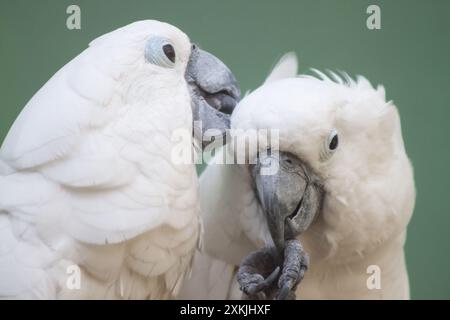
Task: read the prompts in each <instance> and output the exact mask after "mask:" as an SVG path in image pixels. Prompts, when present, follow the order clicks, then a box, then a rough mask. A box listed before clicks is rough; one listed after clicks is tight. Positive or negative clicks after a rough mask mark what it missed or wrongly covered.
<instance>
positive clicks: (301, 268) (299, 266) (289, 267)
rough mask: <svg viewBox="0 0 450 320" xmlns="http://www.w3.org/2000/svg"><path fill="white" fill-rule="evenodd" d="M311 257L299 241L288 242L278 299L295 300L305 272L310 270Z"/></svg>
mask: <svg viewBox="0 0 450 320" xmlns="http://www.w3.org/2000/svg"><path fill="white" fill-rule="evenodd" d="M308 265H309V257H308V254H307V253H306V252H305V251H303V247H302V245H301V243H300V241H298V240H290V241H288V242H286V247H285V251H284V262H283V270H282V272H281V275H280V279H279V281H278V287H279V288H280V290H279V291H278V294H277V297H276V299H278V300H285V299H295V290H296V288H297V285H298V284H299V283H300V281H301V280H302V279H303V276H304V274H305V271H306V270H307V269H308Z"/></svg>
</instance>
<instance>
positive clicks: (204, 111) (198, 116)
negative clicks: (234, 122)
mask: <svg viewBox="0 0 450 320" xmlns="http://www.w3.org/2000/svg"><path fill="white" fill-rule="evenodd" d="M185 78H186V81H187V83H188V85H189V88H190V93H191V97H192V112H193V117H194V121H195V125H196V126H197V127H196V128H194V132H195V133H198V134H201V135H202V137H204V136H205V134H207V131H208V130H210V129H215V130H214V132H215V135H222V136H224V135H225V131H226V129H229V127H230V115H231V113H232V112H233V110H234V108H235V106H236V104H237V103H238V101H239V97H240V90H239V87H238V84H237V81H236V78H235V76H234V75H233V73H232V72H231V71H230V69H229V68H228V67H227V66H226V65H225V64H224V63H223V62H222V61H220V60H219V59H218V58H216V57H215V56H214V55H212V54H210V53H209V52H206V51H204V50H201V49H199V48H198V47H196V46H193V49H192V52H191V56H190V59H189V63H188V66H187V69H186V74H185ZM199 122H200V123H199ZM199 126H200V127H199ZM210 132H211V130H210ZM202 137H198V136H197V137H196V138H198V139H201V138H202ZM204 144H205V143H204Z"/></svg>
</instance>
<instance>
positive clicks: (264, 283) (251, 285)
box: [240, 267, 280, 299]
mask: <svg viewBox="0 0 450 320" xmlns="http://www.w3.org/2000/svg"><path fill="white" fill-rule="evenodd" d="M279 273H280V267H276V269H275V270H274V271H273V272H272V273H271V274H270V275H269V276H268V277H267V278H266V279H264V278H263V276H262V275H260V274H253V275H249V276H248V278H247V280H244V279H241V281H240V282H241V283H243V286H241V290H242V291H244V293H245V294H247V295H251V296H253V295H258V296H261V295H260V294H258V293H262V294H263V295H264V297H258V298H261V299H265V294H264V293H263V292H262V291H264V290H266V289H268V288H270V286H271V285H272V284H273V283H274V282H275V280H277V278H278V274H279ZM249 278H250V279H249ZM252 278H253V279H252Z"/></svg>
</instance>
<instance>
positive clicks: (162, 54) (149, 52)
mask: <svg viewBox="0 0 450 320" xmlns="http://www.w3.org/2000/svg"><path fill="white" fill-rule="evenodd" d="M144 55H145V59H146V60H147V61H148V62H150V63H151V64H154V65H157V66H160V67H165V68H173V67H174V66H175V61H176V60H175V59H176V55H175V49H174V46H173V44H172V43H171V42H170V40H169V39H166V38H162V37H152V38H150V39H148V40H147V44H146V45H145V53H144Z"/></svg>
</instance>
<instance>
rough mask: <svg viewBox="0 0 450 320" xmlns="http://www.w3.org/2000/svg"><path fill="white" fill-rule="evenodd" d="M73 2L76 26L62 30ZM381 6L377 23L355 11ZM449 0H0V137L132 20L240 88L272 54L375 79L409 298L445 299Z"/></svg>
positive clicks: (449, 245) (448, 283)
mask: <svg viewBox="0 0 450 320" xmlns="http://www.w3.org/2000/svg"><path fill="white" fill-rule="evenodd" d="M69 4H78V5H79V6H80V7H81V17H82V21H81V23H82V29H81V30H75V31H69V30H67V29H66V24H65V23H66V18H67V15H66V13H65V11H66V8H67V6H68V5H69ZM369 4H378V5H379V6H380V7H381V24H382V28H381V30H375V31H371V30H368V29H367V28H366V19H367V14H366V8H367V6H368V5H369ZM449 17H450V1H445V0H442V1H438V0H434V1H425V0H423V1H412V0H409V1H406V0H405V1H400V0H395V1H393V0H391V1H375V0H374V1H362V0H354V1H342V0H341V1H337V0H335V1H332V0H329V1H324V0H321V1H317V0H314V1H313V0H310V1H256V0H246V1H237V0H232V1H230V0H227V1H225V0H222V1H211V0H209V1H206V0H205V1H168V0H164V1H151V0H139V1H138V0H132V1H118V0H116V1H106V0H91V1H75V0H72V1H61V0H53V1H49V0H40V1H31V0H30V1H23V0H21V1H17V0H14V1H13V0H10V1H8V0H0V97H1V102H0V141H1V140H3V138H4V136H5V135H6V133H7V131H8V129H9V127H10V125H11V124H12V122H13V121H14V119H15V118H16V116H17V115H18V113H19V111H20V110H21V108H22V107H23V106H24V105H25V104H26V102H27V101H28V100H29V99H30V97H31V96H32V95H33V93H35V92H36V91H37V90H38V89H39V88H40V87H41V86H42V85H43V84H44V83H45V82H46V80H48V79H49V78H50V76H51V75H52V74H53V73H54V72H56V71H57V70H58V69H59V68H60V67H62V66H63V65H64V64H65V63H67V62H68V61H69V60H70V59H71V58H73V57H74V56H75V55H77V54H78V53H79V52H81V51H82V50H83V49H84V48H85V47H86V46H87V45H88V43H89V41H90V40H92V39H94V38H95V37H97V36H99V35H101V34H104V33H106V32H109V31H111V30H113V29H115V28H117V27H120V26H123V25H126V24H128V23H131V22H133V21H136V20H142V19H159V20H163V21H166V22H169V23H171V24H174V25H176V26H178V27H179V28H180V29H182V30H183V31H185V32H186V33H187V34H188V35H189V36H190V38H191V39H193V40H194V41H196V42H197V43H199V44H200V45H201V46H202V47H203V48H205V49H207V50H209V51H211V52H213V53H214V54H216V55H217V56H218V57H220V58H221V59H222V60H224V61H225V62H226V63H227V64H228V65H229V66H230V67H231V69H232V70H233V71H234V73H235V74H236V76H237V78H238V79H239V82H240V85H241V88H242V91H243V92H245V91H246V90H248V89H253V88H255V87H257V86H258V85H259V84H260V83H261V82H262V81H263V79H264V77H265V76H266V75H267V73H268V71H269V69H270V67H271V66H272V65H273V64H274V62H275V61H276V59H277V58H279V57H280V56H281V55H282V54H283V53H284V52H286V51H289V50H295V51H296V52H297V53H298V55H299V57H300V68H301V71H302V72H306V71H307V70H308V69H309V68H311V67H315V68H319V69H326V68H330V69H339V70H345V71H347V72H349V73H350V74H351V75H355V74H363V75H365V76H367V77H368V78H369V79H370V80H371V81H372V82H373V83H375V84H377V83H382V84H384V85H385V87H386V91H387V96H388V98H389V99H392V100H394V102H395V103H396V105H397V107H398V108H399V110H400V114H401V117H402V126H403V135H404V139H405V143H406V148H407V151H408V154H409V156H410V157H411V159H412V162H413V164H414V168H415V177H416V185H417V191H418V194H417V204H416V209H415V213H414V217H413V219H412V222H411V224H410V226H409V234H408V241H407V246H406V249H407V260H408V268H409V275H410V280H411V290H412V298H416V299H419V298H420V299H429V298H447V299H449V298H450V275H449V271H450V232H449V231H450V230H449V229H450V194H449V190H450V180H449V169H448V163H449V159H450V157H449V156H450V152H449V151H450V149H449V142H448V140H449V139H450V135H449V130H448V128H449V126H448V121H449V118H450V105H449V101H450V86H449V84H450V63H449V60H450V18H449Z"/></svg>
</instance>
